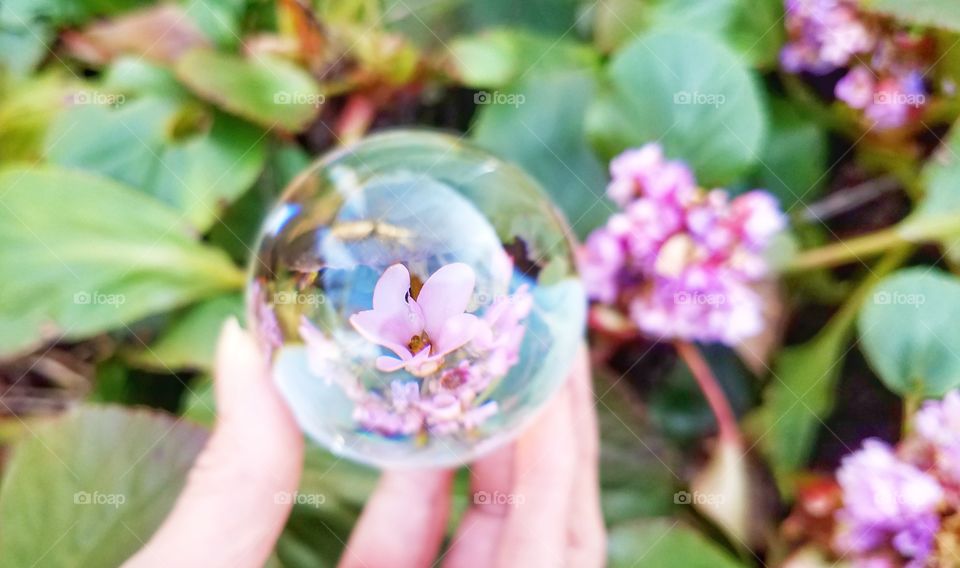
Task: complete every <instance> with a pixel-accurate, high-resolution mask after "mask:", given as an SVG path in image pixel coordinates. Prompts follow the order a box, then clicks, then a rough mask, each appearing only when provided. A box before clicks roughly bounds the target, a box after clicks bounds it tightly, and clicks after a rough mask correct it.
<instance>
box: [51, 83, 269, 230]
mask: <svg viewBox="0 0 960 568" xmlns="http://www.w3.org/2000/svg"><path fill="white" fill-rule="evenodd" d="M91 96H95V95H91ZM118 100H120V101H122V102H120V104H118V105H117V106H116V107H109V106H101V105H95V104H82V105H76V106H73V107H71V108H70V109H69V110H68V111H67V112H64V113H63V114H61V116H60V117H59V118H58V119H57V121H56V123H55V124H54V126H53V127H52V129H51V132H50V135H49V136H48V138H47V151H46V153H47V157H48V158H49V160H50V161H51V162H53V163H56V164H59V165H62V166H67V167H73V168H79V169H85V170H90V171H93V172H96V173H99V174H103V175H105V176H108V177H111V178H113V179H115V180H117V181H120V182H123V183H125V184H127V185H129V186H130V187H134V188H137V189H140V190H141V191H144V192H145V193H149V194H151V195H153V196H155V197H157V198H158V199H160V200H162V201H164V202H166V203H167V204H169V205H172V206H173V207H175V208H177V209H179V210H180V211H183V213H184V214H185V215H186V217H187V220H189V221H190V222H191V223H192V224H193V226H194V227H196V228H197V230H198V231H200V232H204V231H206V230H207V229H208V228H209V227H210V225H212V224H213V222H214V221H215V220H216V219H217V218H218V215H219V211H220V209H221V207H222V205H223V204H224V203H229V202H231V201H233V200H234V199H236V198H238V197H239V196H240V195H242V194H243V192H245V191H246V190H247V189H248V188H249V187H250V186H251V185H253V182H254V181H255V180H256V178H257V176H258V175H259V174H260V170H261V169H262V168H263V164H264V161H265V158H266V152H265V149H264V144H263V142H262V138H263V136H264V135H263V133H262V131H261V130H260V129H258V128H256V127H254V126H251V125H250V124H248V123H246V122H244V121H242V120H240V119H237V118H235V117H233V116H230V115H227V114H224V113H215V114H214V115H213V116H212V124H210V125H209V127H208V126H207V123H208V122H209V120H210V117H208V116H207V115H206V114H205V113H204V111H203V109H200V108H197V107H195V106H192V105H191V104H189V103H186V104H184V103H182V102H180V101H178V100H174V99H168V98H158V97H143V98H138V99H134V100H132V101H129V102H127V101H126V100H125V99H118ZM93 133H95V135H92V134H93Z"/></svg>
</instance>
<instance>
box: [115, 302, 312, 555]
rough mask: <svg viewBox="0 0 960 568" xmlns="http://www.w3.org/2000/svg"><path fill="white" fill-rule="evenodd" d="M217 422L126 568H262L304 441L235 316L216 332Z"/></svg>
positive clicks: (282, 517) (291, 488)
mask: <svg viewBox="0 0 960 568" xmlns="http://www.w3.org/2000/svg"><path fill="white" fill-rule="evenodd" d="M215 395H216V402H217V424H216V427H215V428H214V431H213V434H212V435H211V437H210V440H209V441H208V443H207V447H206V448H205V449H204V450H203V452H202V453H201V454H200V456H199V457H198V458H197V461H196V463H195V464H194V466H193V469H192V470H191V472H190V476H189V478H188V480H187V486H186V488H185V489H184V490H183V492H182V493H181V495H180V497H179V499H178V500H177V503H176V505H175V506H174V508H173V511H172V512H171V513H170V515H169V516H168V517H167V519H166V520H165V521H164V523H163V525H162V526H161V527H160V529H159V530H158V531H157V532H156V534H155V535H154V536H153V537H152V538H151V539H150V541H149V542H148V543H147V545H146V546H145V547H144V548H143V549H142V550H141V551H140V552H139V553H138V554H137V555H136V556H134V557H133V558H132V559H130V560H129V561H128V563H127V566H128V567H136V568H141V567H161V566H164V567H165V566H185V567H193V566H197V567H201V566H202V567H205V568H207V567H214V568H216V567H221V566H222V567H231V568H233V567H238V566H239V567H245V566H251V567H253V566H256V567H259V566H263V565H264V563H265V562H266V560H267V558H268V556H269V555H270V553H271V551H272V550H273V547H274V544H275V543H276V540H277V538H278V537H279V535H280V531H281V530H282V529H283V526H284V523H285V522H286V519H287V517H288V516H289V513H290V507H291V504H290V503H291V501H292V500H291V499H289V498H285V499H284V498H280V497H281V496H284V495H285V496H287V497H289V496H290V495H292V494H293V492H295V491H296V489H297V484H298V482H299V478H300V471H301V467H302V463H303V438H302V435H301V434H300V430H299V429H298V428H297V426H296V424H295V422H294V420H293V417H292V416H291V415H290V412H289V410H288V409H287V406H286V404H285V403H284V402H283V400H282V399H281V398H280V395H279V393H278V392H277V390H276V389H275V387H274V385H273V382H272V381H271V380H270V379H269V372H268V370H267V367H266V363H265V361H264V359H263V357H262V355H261V352H260V350H259V347H258V346H257V344H256V343H255V342H254V340H253V338H252V337H251V336H250V335H249V334H247V333H245V332H244V331H243V330H242V329H241V328H240V325H239V324H238V323H237V321H236V320H235V319H231V320H230V321H228V322H227V323H226V324H225V325H224V328H223V332H222V333H221V335H220V341H219V345H218V347H217V360H216V371H215Z"/></svg>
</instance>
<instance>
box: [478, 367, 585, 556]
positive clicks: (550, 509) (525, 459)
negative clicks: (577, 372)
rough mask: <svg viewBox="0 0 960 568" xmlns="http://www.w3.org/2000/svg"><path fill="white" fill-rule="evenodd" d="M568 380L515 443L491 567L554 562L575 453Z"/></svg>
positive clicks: (561, 547) (562, 545)
mask: <svg viewBox="0 0 960 568" xmlns="http://www.w3.org/2000/svg"><path fill="white" fill-rule="evenodd" d="M570 399H571V393H570V386H569V381H568V384H567V385H566V386H565V387H564V388H563V389H561V391H560V392H559V393H558V395H557V397H556V400H554V401H553V403H551V405H550V406H549V407H548V408H547V410H546V411H545V412H544V414H543V415H542V416H541V417H540V419H539V420H537V422H535V423H534V424H533V425H532V426H531V428H530V430H529V431H528V432H527V433H526V434H524V435H523V436H521V437H520V438H519V439H518V440H517V442H516V451H515V455H514V468H513V472H514V485H513V489H512V490H511V493H512V495H511V497H512V498H513V499H514V502H516V503H517V505H516V506H515V507H513V508H512V509H511V510H510V514H509V515H508V516H507V519H506V524H505V526H504V528H503V532H502V538H501V539H500V548H499V551H498V553H499V557H498V561H497V563H496V565H497V566H560V565H562V564H563V562H564V559H563V556H564V554H565V551H566V542H567V534H566V533H567V515H568V513H569V507H570V493H571V487H572V486H573V479H574V471H575V469H576V456H575V455H574V452H573V451H571V443H572V441H573V440H574V439H575V433H574V430H573V417H572V413H571V403H570Z"/></svg>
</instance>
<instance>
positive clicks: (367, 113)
mask: <svg viewBox="0 0 960 568" xmlns="http://www.w3.org/2000/svg"><path fill="white" fill-rule="evenodd" d="M376 113H377V108H376V105H374V103H373V101H372V100H371V99H370V98H369V97H367V96H366V95H364V94H362V93H354V94H352V95H350V97H349V98H348V99H347V104H346V106H345V107H344V108H343V111H342V112H341V113H340V117H339V118H338V119H337V124H336V127H335V128H334V130H335V132H336V133H337V137H338V138H339V139H340V143H341V144H343V145H347V144H350V143H352V142H356V141H357V140H359V139H360V138H362V137H363V135H364V134H366V132H367V130H368V129H369V128H370V125H372V124H373V119H374V118H375V117H376Z"/></svg>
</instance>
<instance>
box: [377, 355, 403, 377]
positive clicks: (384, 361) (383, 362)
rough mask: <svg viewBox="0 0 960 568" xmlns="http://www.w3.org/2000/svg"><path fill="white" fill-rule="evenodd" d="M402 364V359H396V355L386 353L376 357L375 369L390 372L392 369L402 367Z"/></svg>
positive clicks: (396, 369)
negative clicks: (391, 355) (390, 355)
mask: <svg viewBox="0 0 960 568" xmlns="http://www.w3.org/2000/svg"><path fill="white" fill-rule="evenodd" d="M404 364H405V362H404V361H402V360H400V359H397V358H396V357H389V356H387V355H381V356H380V357H377V370H378V371H380V372H381V373H392V372H394V371H399V370H400V369H402V368H403V365H404Z"/></svg>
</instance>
